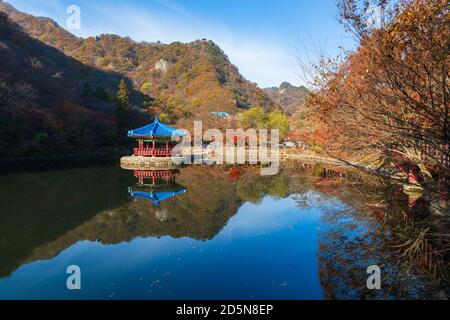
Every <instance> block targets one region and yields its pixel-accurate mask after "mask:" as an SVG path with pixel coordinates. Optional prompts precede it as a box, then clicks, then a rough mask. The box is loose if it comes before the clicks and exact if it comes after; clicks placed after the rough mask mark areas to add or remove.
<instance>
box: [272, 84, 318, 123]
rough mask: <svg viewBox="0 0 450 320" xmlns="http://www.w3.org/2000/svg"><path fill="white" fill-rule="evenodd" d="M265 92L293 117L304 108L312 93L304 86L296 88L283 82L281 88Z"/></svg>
mask: <svg viewBox="0 0 450 320" xmlns="http://www.w3.org/2000/svg"><path fill="white" fill-rule="evenodd" d="M264 91H265V92H266V93H267V94H268V95H269V97H270V98H271V99H272V100H273V101H274V102H276V103H277V104H279V105H280V106H281V107H282V108H283V110H284V111H285V112H286V113H287V114H288V115H293V114H294V113H296V112H297V111H298V109H299V108H300V107H302V106H303V105H304V103H305V101H306V98H307V97H308V95H309V93H310V91H309V90H308V89H307V88H305V87H304V86H300V87H296V86H293V85H292V84H290V83H289V82H283V83H282V84H281V85H280V87H279V88H277V87H274V88H266V89H264Z"/></svg>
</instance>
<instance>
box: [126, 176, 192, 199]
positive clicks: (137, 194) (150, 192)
mask: <svg viewBox="0 0 450 320" xmlns="http://www.w3.org/2000/svg"><path fill="white" fill-rule="evenodd" d="M179 175H180V171H179V170H161V171H143V170H136V171H135V172H134V176H135V177H136V178H137V179H138V184H137V186H136V187H134V188H132V187H130V188H128V193H129V194H130V195H131V197H133V198H141V199H145V200H149V201H151V202H153V203H154V205H155V207H156V208H159V206H160V204H161V202H163V201H165V200H168V199H171V198H174V197H176V196H177V195H180V194H184V193H186V188H185V187H183V186H181V185H179V184H178V183H176V178H177V177H178V176H179Z"/></svg>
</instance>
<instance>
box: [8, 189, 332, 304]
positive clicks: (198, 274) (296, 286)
mask: <svg viewBox="0 0 450 320" xmlns="http://www.w3.org/2000/svg"><path fill="white" fill-rule="evenodd" d="M316 197H317V194H312V193H310V194H309V196H308V199H311V201H309V202H310V205H311V203H312V206H311V208H310V209H300V208H299V207H298V206H297V205H296V202H295V201H294V200H293V199H292V198H288V199H283V200H275V199H273V198H270V197H267V198H265V199H264V200H263V201H262V203H261V204H258V205H254V204H249V203H246V204H244V205H243V206H242V207H241V208H240V210H239V212H238V213H237V214H236V215H235V216H234V217H233V218H231V219H230V220H229V222H228V224H227V225H226V226H225V227H224V229H223V230H222V232H221V233H220V234H219V235H217V236H216V237H215V238H214V239H213V240H211V241H206V242H205V241H194V240H191V239H188V238H182V239H173V238H169V237H163V238H160V239H157V238H147V239H142V238H137V239H135V240H133V241H131V242H130V243H121V244H118V245H102V244H100V243H91V242H87V241H83V242H79V243H77V244H75V245H73V246H72V247H70V248H68V249H66V250H65V251H63V252H62V253H61V254H60V255H59V256H57V257H55V258H54V259H52V260H50V261H38V262H33V263H31V264H28V265H25V266H23V267H21V268H19V269H18V270H17V271H16V272H15V273H14V274H12V275H11V276H10V277H9V278H7V279H4V280H1V281H0V298H63V299H65V298H110V297H111V298H143V299H159V298H169V299H170V298H174V299H189V298H192V299H196V298H202V299H208V298H234V299H241V298H242V299H245V298H254V299H265V298H274V299H277V298H279V299H282V298H283V299H285V298H291V299H321V298H322V297H323V293H322V288H321V285H320V280H319V275H318V266H317V252H318V233H319V230H320V229H321V220H322V219H321V216H322V214H321V209H319V208H318V207H317V206H315V205H314V203H315V201H314V198H316ZM333 205H335V203H334V204H333ZM71 264H77V265H79V266H80V267H81V270H82V290H81V291H79V292H70V291H68V290H67V289H66V279H67V276H68V275H66V273H65V270H66V267H67V266H69V265H71Z"/></svg>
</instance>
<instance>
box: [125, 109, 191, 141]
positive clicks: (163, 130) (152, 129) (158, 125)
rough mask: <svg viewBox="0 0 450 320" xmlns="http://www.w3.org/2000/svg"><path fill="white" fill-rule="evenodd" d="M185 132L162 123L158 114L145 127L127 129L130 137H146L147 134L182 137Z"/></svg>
mask: <svg viewBox="0 0 450 320" xmlns="http://www.w3.org/2000/svg"><path fill="white" fill-rule="evenodd" d="M185 135H186V133H185V132H184V131H183V130H179V129H175V128H172V127H171V126H168V125H167V124H164V123H162V122H161V121H160V120H159V117H158V115H157V116H156V118H155V121H154V122H153V123H152V124H150V125H148V126H145V127H142V128H139V129H135V130H130V131H128V136H129V137H131V138H139V137H148V136H159V137H172V136H178V137H184V136H185Z"/></svg>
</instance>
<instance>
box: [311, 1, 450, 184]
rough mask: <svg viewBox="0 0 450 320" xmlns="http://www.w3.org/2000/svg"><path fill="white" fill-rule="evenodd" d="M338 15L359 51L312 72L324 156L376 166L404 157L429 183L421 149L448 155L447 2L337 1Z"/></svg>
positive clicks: (324, 63)
mask: <svg viewBox="0 0 450 320" xmlns="http://www.w3.org/2000/svg"><path fill="white" fill-rule="evenodd" d="M339 12H340V18H341V21H342V23H343V24H344V25H345V26H346V28H347V29H348V30H349V31H351V32H353V34H355V35H356V36H357V38H358V39H359V41H360V46H359V48H358V49H357V50H356V52H353V53H350V54H348V56H347V57H346V59H344V60H343V61H333V60H326V59H323V60H322V61H321V64H320V66H319V67H318V70H319V71H320V72H319V76H318V77H317V79H316V83H315V84H316V85H317V86H318V88H319V90H318V93H317V94H316V95H315V96H314V103H315V104H316V105H319V106H320V108H319V114H320V115H321V116H320V118H321V120H322V121H323V122H324V123H325V124H326V125H327V126H328V128H329V129H331V130H329V132H330V134H331V136H330V137H329V139H328V145H327V148H328V150H329V151H330V153H334V154H339V155H340V156H346V157H352V158H359V159H365V160H368V159H370V161H374V160H375V159H378V160H380V161H382V162H383V163H386V161H391V162H393V161H396V159H403V160H405V161H408V162H409V163H411V164H412V165H416V166H418V167H419V168H420V170H421V172H422V175H423V177H424V178H425V179H427V178H429V179H431V178H432V176H431V173H430V172H429V169H428V167H427V165H426V163H424V160H423V159H424V158H423V151H424V148H425V147H431V148H433V150H438V152H435V153H433V155H437V156H438V157H439V158H440V157H441V156H442V154H444V155H446V156H448V155H449V154H448V149H446V146H448V144H449V138H450V129H449V70H448V66H449V65H450V58H449V54H448V53H449V47H450V28H448V26H449V25H450V11H449V6H448V1H445V0H402V1H388V0H384V1H368V0H340V2H339ZM433 155H432V156H433ZM435 160H436V161H435V163H436V164H437V166H439V167H440V168H439V169H438V170H440V171H441V172H442V171H443V172H445V171H446V170H448V164H445V163H442V162H440V159H435Z"/></svg>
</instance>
